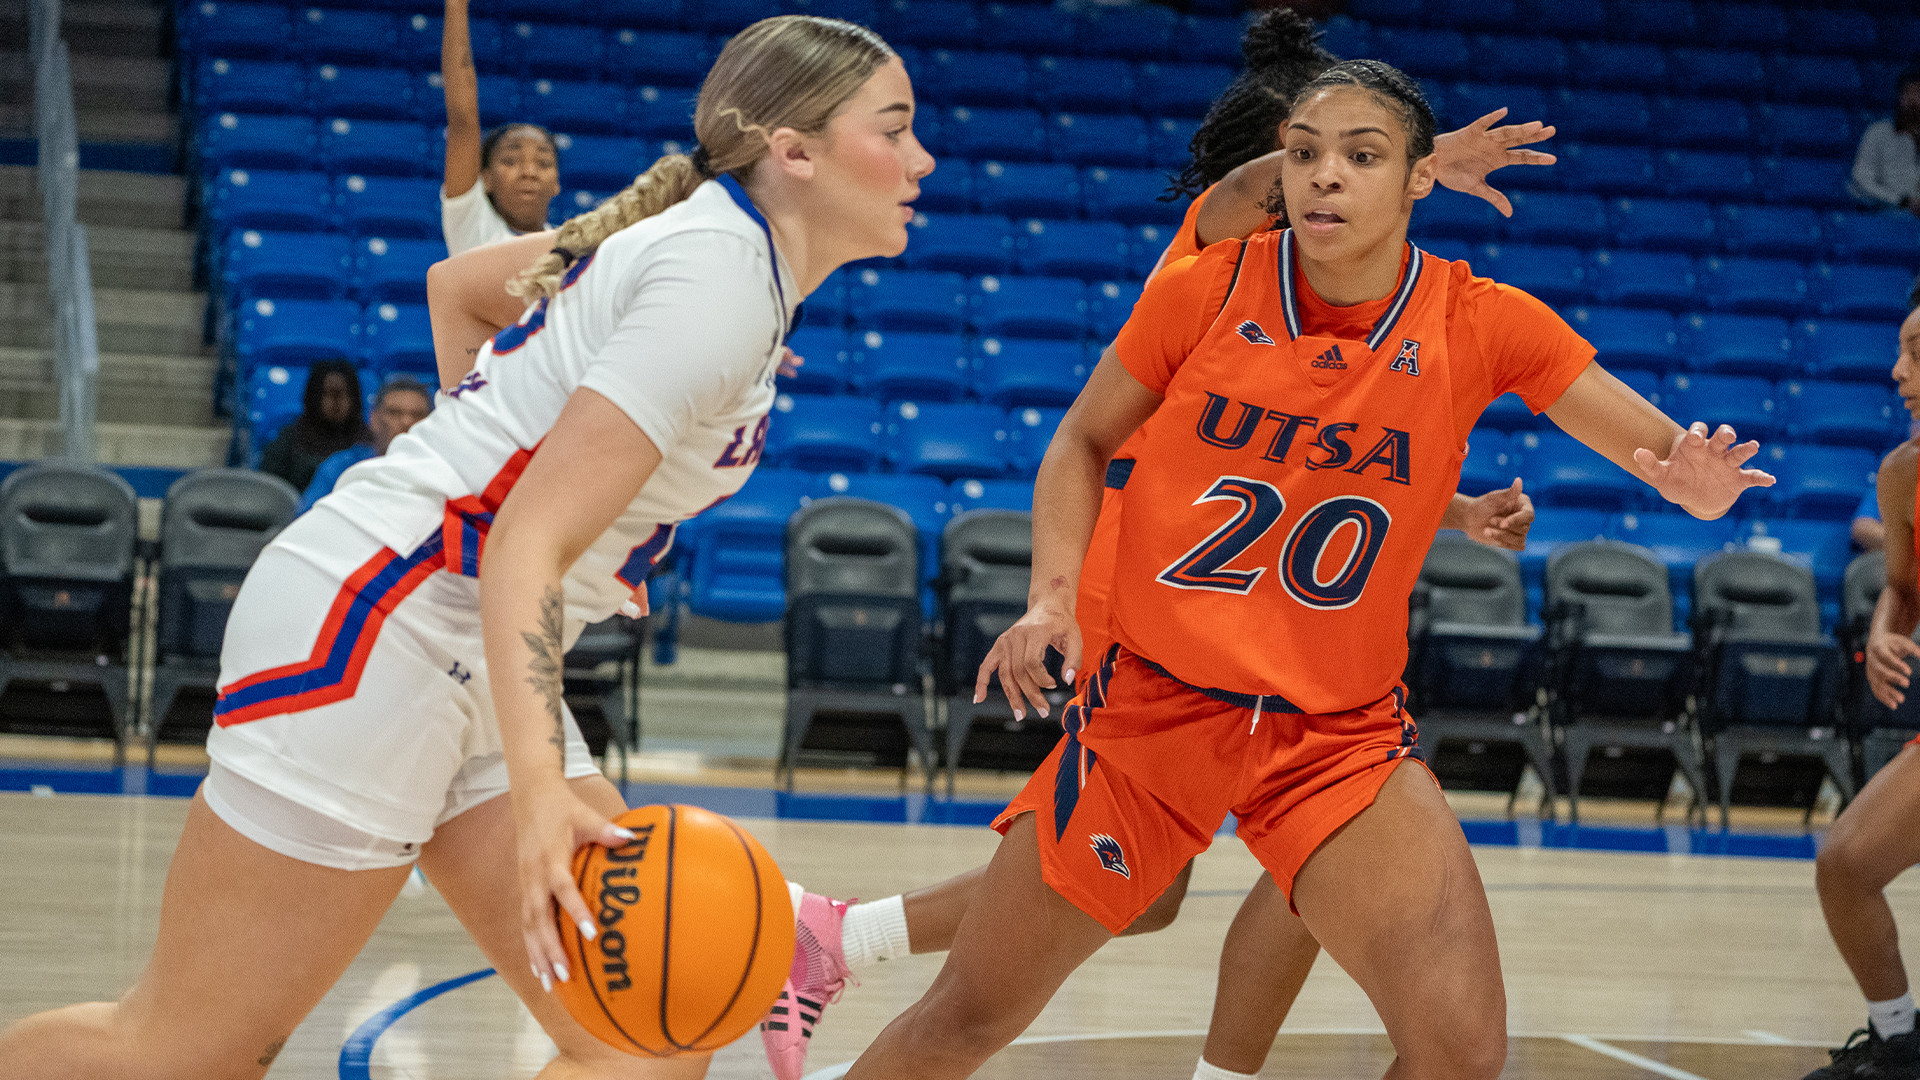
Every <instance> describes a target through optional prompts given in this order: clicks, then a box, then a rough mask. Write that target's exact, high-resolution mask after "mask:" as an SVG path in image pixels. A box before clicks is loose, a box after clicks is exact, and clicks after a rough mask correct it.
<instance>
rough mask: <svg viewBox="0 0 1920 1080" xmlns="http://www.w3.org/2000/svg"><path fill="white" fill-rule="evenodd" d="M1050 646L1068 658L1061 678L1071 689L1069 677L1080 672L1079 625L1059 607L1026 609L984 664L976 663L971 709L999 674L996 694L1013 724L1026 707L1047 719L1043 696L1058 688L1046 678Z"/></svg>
mask: <svg viewBox="0 0 1920 1080" xmlns="http://www.w3.org/2000/svg"><path fill="white" fill-rule="evenodd" d="M1049 645H1051V646H1052V647H1054V648H1056V649H1058V650H1060V655H1061V656H1064V657H1066V663H1065V665H1064V666H1063V667H1062V668H1061V671H1060V674H1061V676H1062V677H1063V678H1064V679H1065V680H1066V681H1067V684H1068V685H1069V686H1071V685H1072V684H1073V673H1074V672H1075V671H1078V670H1079V669H1080V624H1079V623H1077V622H1075V621H1074V618H1073V613H1072V612H1070V611H1068V610H1066V609H1065V608H1064V607H1062V606H1061V605H1059V604H1055V603H1048V602H1043V603H1040V604H1036V605H1034V606H1033V607H1030V608H1028V609H1027V613H1026V614H1025V615H1022V616H1020V621H1019V622H1016V623H1014V624H1013V625H1012V626H1009V627H1007V631H1006V633H1004V634H1001V635H1000V640H998V641H996V642H994V643H993V648H992V649H990V650H988V651H987V658H986V659H985V660H983V661H981V662H980V677H979V678H978V679H976V680H975V681H974V684H973V700H974V704H976V705H977V704H979V703H980V702H982V701H985V700H986V699H987V688H988V687H989V686H991V685H992V683H993V675H994V672H996V671H997V672H999V673H1000V689H1001V690H1002V691H1003V692H1004V693H1005V694H1006V695H1007V704H1009V705H1012V706H1013V718H1014V719H1016V720H1025V719H1026V718H1027V705H1028V704H1029V703H1031V704H1032V705H1033V710H1034V711H1035V712H1037V713H1039V714H1040V715H1041V716H1045V715H1047V694H1046V692H1047V691H1048V690H1051V689H1053V688H1054V687H1055V686H1056V685H1058V684H1056V683H1055V682H1054V680H1053V676H1051V675H1049V674H1047V647H1048V646H1049Z"/></svg>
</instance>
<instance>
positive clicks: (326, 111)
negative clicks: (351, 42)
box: [307, 64, 445, 120]
mask: <svg viewBox="0 0 1920 1080" xmlns="http://www.w3.org/2000/svg"><path fill="white" fill-rule="evenodd" d="M414 84H415V79H414V77H413V73H412V72H410V71H407V70H405V69H403V68H391V67H364V66H362V67H342V66H339V65H336V64H321V65H320V66H319V67H317V68H315V69H314V71H313V79H312V80H311V81H310V82H308V84H307V91H308V94H309V102H308V107H309V108H311V109H312V110H313V111H314V112H316V113H318V114H319V115H321V116H344V117H347V118H349V119H353V120H410V119H413V118H414V115H415V112H416V109H417V106H416V103H415V101H414ZM435 96H436V97H439V96H440V95H437V94H436V95H435ZM441 112H442V113H444V112H445V101H444V99H443V100H442V101H441Z"/></svg>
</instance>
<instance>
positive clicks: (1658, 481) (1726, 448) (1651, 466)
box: [1633, 421, 1773, 521]
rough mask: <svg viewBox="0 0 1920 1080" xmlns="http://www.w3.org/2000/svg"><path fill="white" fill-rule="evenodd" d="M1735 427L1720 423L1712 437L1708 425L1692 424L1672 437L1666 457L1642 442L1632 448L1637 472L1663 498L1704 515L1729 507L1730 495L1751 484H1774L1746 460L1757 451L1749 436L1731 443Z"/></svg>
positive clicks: (1707, 517)
mask: <svg viewBox="0 0 1920 1080" xmlns="http://www.w3.org/2000/svg"><path fill="white" fill-rule="evenodd" d="M1734 437H1735V436H1734V434H1733V428H1731V427H1729V426H1727V425H1726V424H1721V425H1720V429H1719V430H1718V431H1715V432H1714V433H1713V435H1712V437H1711V438H1709V437H1708V435H1707V425H1705V424H1703V423H1700V422H1698V421H1695V422H1694V424H1693V426H1692V427H1690V428H1688V429H1687V430H1685V431H1683V432H1681V433H1680V434H1678V435H1676V436H1674V438H1673V449H1671V450H1669V451H1668V452H1667V457H1666V460H1664V461H1662V460H1661V459H1660V458H1658V457H1655V456H1654V453H1653V451H1651V450H1648V449H1647V448H1645V447H1641V448H1640V449H1638V450H1635V451H1634V452H1633V463H1634V464H1635V465H1638V466H1639V467H1640V475H1641V477H1642V478H1643V479H1645V480H1646V482H1647V483H1649V484H1652V485H1653V489H1654V490H1655V491H1658V492H1659V493H1660V495H1661V497H1662V498H1664V499H1666V500H1667V501H1668V502H1670V503H1673V504H1674V505H1676V506H1678V507H1680V509H1682V510H1685V511H1686V512H1687V513H1689V514H1692V515H1693V516H1694V517H1697V518H1699V519H1700V520H1702V521H1712V520H1714V519H1715V518H1717V517H1719V516H1720V515H1722V514H1725V513H1726V512H1727V511H1728V510H1730V509H1732V508H1733V501H1734V500H1735V499H1737V498H1739V497H1740V493H1741V492H1743V491H1745V490H1747V489H1748V488H1750V487H1772V486H1773V476H1772V474H1770V473H1765V472H1762V471H1760V470H1759V469H1749V468H1745V467H1744V466H1745V465H1746V463H1747V462H1748V461H1751V460H1752V459H1753V455H1755V454H1757V453H1759V452H1760V444H1759V443H1758V442H1757V441H1755V440H1752V439H1749V440H1747V441H1746V442H1743V443H1739V444H1737V445H1736V444H1735V443H1734V441H1733V440H1734Z"/></svg>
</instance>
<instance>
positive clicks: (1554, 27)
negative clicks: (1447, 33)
mask: <svg viewBox="0 0 1920 1080" xmlns="http://www.w3.org/2000/svg"><path fill="white" fill-rule="evenodd" d="M1517 7H1518V11H1517V12H1516V14H1515V17H1514V21H1513V25H1514V26H1515V27H1517V28H1520V29H1523V30H1527V31H1529V32H1531V33H1535V34H1557V35H1560V36H1562V37H1566V38H1590V37H1591V38H1598V37H1606V36H1608V35H1610V34H1613V33H1615V32H1617V31H1616V28H1615V26H1614V23H1613V12H1612V11H1611V10H1610V9H1609V8H1607V7H1605V6H1603V5H1600V4H1565V3H1561V2H1560V0H1520V2H1519V4H1518V5H1517ZM1342 55H1344V54H1342ZM1355 55H1359V54H1357V53H1356V54H1355Z"/></svg>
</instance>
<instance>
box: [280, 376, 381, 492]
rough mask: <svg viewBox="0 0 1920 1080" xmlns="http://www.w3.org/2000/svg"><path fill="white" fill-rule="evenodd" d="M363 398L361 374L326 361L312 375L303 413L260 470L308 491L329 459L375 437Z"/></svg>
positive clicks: (284, 432)
mask: <svg viewBox="0 0 1920 1080" xmlns="http://www.w3.org/2000/svg"><path fill="white" fill-rule="evenodd" d="M362 409H363V406H362V404H361V401H360V375H359V373H358V372H356V371H354V370H353V365H352V364H351V363H348V362H347V361H345V360H322V361H320V362H318V363H316V364H314V365H313V369H312V371H310V372H309V373H308V375H307V388H306V392H305V393H303V394H302V395H301V397H300V415H299V416H297V417H295V418H294V420H293V422H292V423H290V424H288V425H287V426H286V427H283V428H281V429H280V434H278V435H275V436H274V437H273V441H272V442H270V443H268V444H267V448H266V449H265V450H262V451H261V452H260V471H262V472H270V473H272V474H273V475H275V476H277V477H279V478H280V479H282V480H285V481H286V482H287V483H289V484H292V485H293V486H294V487H296V488H298V489H300V490H302V491H305V490H306V487H307V485H308V484H311V483H313V474H314V473H315V472H316V471H317V470H318V469H319V468H320V464H321V463H322V462H324V461H326V460H327V459H328V458H330V457H332V456H333V455H335V454H337V453H339V452H340V451H342V450H345V449H347V448H349V447H351V446H353V445H354V444H355V443H359V442H365V441H367V440H368V439H371V438H372V437H373V436H372V433H370V432H369V431H368V430H367V422H366V419H365V417H364V416H363V414H362Z"/></svg>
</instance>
